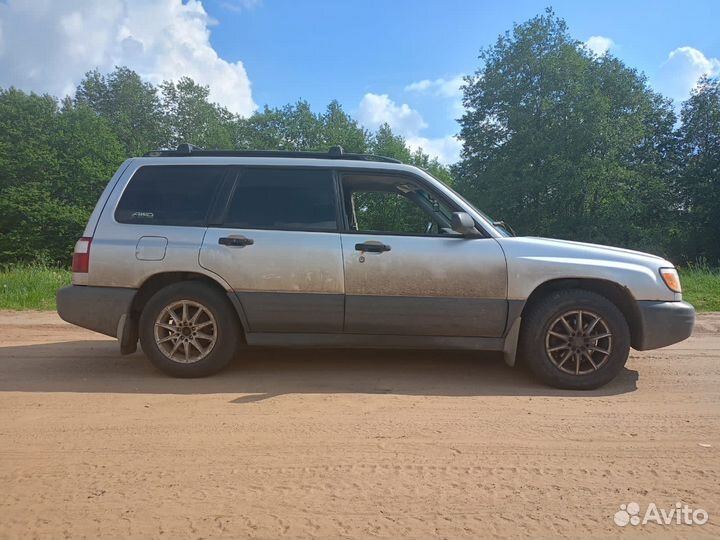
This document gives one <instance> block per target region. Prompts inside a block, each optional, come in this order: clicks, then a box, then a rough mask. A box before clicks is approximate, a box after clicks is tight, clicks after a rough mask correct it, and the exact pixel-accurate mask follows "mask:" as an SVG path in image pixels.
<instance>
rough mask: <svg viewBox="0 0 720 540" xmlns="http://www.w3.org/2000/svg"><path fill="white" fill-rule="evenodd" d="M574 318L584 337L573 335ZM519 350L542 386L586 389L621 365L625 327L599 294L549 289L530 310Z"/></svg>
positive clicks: (624, 353)
mask: <svg viewBox="0 0 720 540" xmlns="http://www.w3.org/2000/svg"><path fill="white" fill-rule="evenodd" d="M563 319H564V321H565V322H563ZM578 319H579V320H580V325H581V326H582V328H583V330H584V331H585V330H587V334H589V336H588V337H585V336H582V333H583V332H582V331H581V332H578V326H577V325H578ZM596 319H598V320H596ZM578 334H581V335H578ZM600 336H603V337H600ZM519 351H520V356H521V358H522V359H523V360H524V362H525V363H526V364H527V366H528V367H529V368H530V370H531V371H532V372H533V373H534V374H535V375H536V376H537V377H538V378H539V379H540V380H542V381H543V382H545V383H546V384H549V385H550V386H554V387H556V388H563V389H571V390H591V389H593V388H598V387H600V386H602V385H604V384H606V383H608V382H610V381H611V380H612V379H614V378H615V377H616V376H617V374H618V373H620V371H621V370H622V369H623V367H624V366H625V362H627V358H628V355H629V353H630V329H629V328H628V324H627V321H626V320H625V317H624V316H623V314H622V313H621V312H620V310H619V309H618V308H617V306H616V305H615V304H613V303H612V302H611V301H610V300H608V299H607V298H605V297H604V296H601V295H599V294H597V293H594V292H591V291H586V290H582V289H569V290H564V291H555V292H553V293H550V294H548V295H547V296H546V297H544V298H542V299H541V300H540V301H539V302H537V303H536V304H534V305H532V306H530V309H529V310H528V312H527V314H526V315H525V316H524V320H523V325H522V332H521V335H520V347H519ZM577 351H580V352H577ZM606 353H607V354H606ZM568 355H569V356H568Z"/></svg>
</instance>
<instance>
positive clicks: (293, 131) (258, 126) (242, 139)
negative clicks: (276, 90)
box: [236, 100, 327, 151]
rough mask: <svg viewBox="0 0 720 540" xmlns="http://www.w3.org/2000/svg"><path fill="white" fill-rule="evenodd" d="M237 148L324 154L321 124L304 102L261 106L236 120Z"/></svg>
mask: <svg viewBox="0 0 720 540" xmlns="http://www.w3.org/2000/svg"><path fill="white" fill-rule="evenodd" d="M236 145H237V147H238V148H239V149H251V150H287V151H325V150H327V148H326V147H325V140H324V138H323V123H322V121H321V119H320V117H319V116H318V115H316V114H315V113H313V112H312V109H311V108H310V104H309V103H308V102H307V101H303V100H300V101H298V102H296V103H294V104H288V105H285V106H284V107H280V108H270V107H268V106H265V108H264V109H263V111H262V112H256V113H255V114H254V115H252V116H251V117H249V118H247V119H241V120H239V121H238V139H237V143H236Z"/></svg>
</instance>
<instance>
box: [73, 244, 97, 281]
mask: <svg viewBox="0 0 720 540" xmlns="http://www.w3.org/2000/svg"><path fill="white" fill-rule="evenodd" d="M91 242H92V238H88V237H83V238H81V239H80V240H78V241H77V243H76V244H75V252H74V253H73V259H72V271H73V272H76V273H80V274H87V271H88V268H89V267H90V243H91Z"/></svg>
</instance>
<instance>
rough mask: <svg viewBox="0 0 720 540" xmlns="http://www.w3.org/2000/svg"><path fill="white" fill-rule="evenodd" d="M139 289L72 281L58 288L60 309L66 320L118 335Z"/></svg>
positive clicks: (97, 330)
mask: <svg viewBox="0 0 720 540" xmlns="http://www.w3.org/2000/svg"><path fill="white" fill-rule="evenodd" d="M136 292H137V290H136V289H125V288H122V287H87V286H83V285H70V286H69V287H63V288H62V289H60V290H59V291H58V292H57V312H58V315H60V318H62V319H63V320H64V321H67V322H69V323H72V324H75V325H77V326H82V327H83V328H87V329H89V330H94V331H95V332H99V333H101V334H105V335H106V336H112V337H118V334H119V332H120V331H121V330H122V329H121V328H118V326H119V324H120V322H121V320H122V321H123V323H124V321H125V318H126V317H123V316H124V315H125V316H126V315H127V314H128V313H129V312H130V306H131V304H132V301H133V298H135V293H136Z"/></svg>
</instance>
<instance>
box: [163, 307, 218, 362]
mask: <svg viewBox="0 0 720 540" xmlns="http://www.w3.org/2000/svg"><path fill="white" fill-rule="evenodd" d="M216 341H217V324H216V322H215V317H213V314H212V313H211V312H210V310H209V309H208V308H206V307H205V306H203V305H202V304H200V303H198V302H194V301H192V300H179V301H177V302H173V303H172V304H170V305H168V306H166V307H165V308H164V309H163V310H162V311H161V312H160V314H159V315H158V316H157V318H156V319H155V344H156V345H157V347H158V349H159V350H160V351H161V352H162V353H163V354H164V355H165V356H166V357H167V358H168V359H170V360H172V361H173V362H179V363H182V364H192V363H194V362H199V361H200V360H202V359H203V358H205V357H206V356H207V355H208V354H210V352H211V351H212V349H213V347H214V346H215V343H216Z"/></svg>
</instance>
